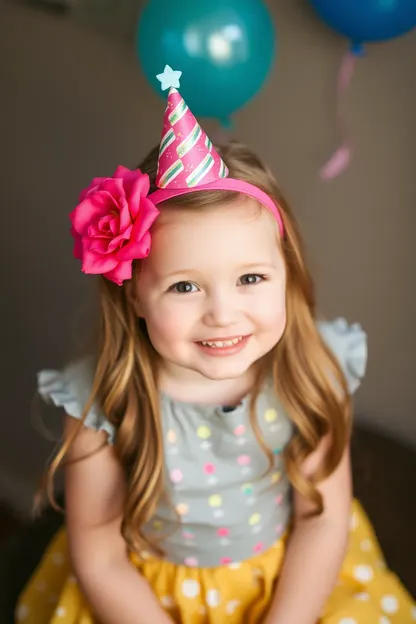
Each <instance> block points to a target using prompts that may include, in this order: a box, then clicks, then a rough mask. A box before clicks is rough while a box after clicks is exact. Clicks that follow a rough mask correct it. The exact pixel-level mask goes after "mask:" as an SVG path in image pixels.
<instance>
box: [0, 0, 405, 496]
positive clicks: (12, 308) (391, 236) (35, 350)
mask: <svg viewBox="0 0 416 624" xmlns="http://www.w3.org/2000/svg"><path fill="white" fill-rule="evenodd" d="M270 6H271V7H272V10H273V12H274V14H275V18H276V21H277V23H278V26H279V31H280V32H279V58H278V64H277V66H276V68H275V70H274V73H273V75H272V77H271V79H270V81H269V83H268V84H267V86H266V87H265V88H264V89H263V91H262V92H261V94H260V95H259V96H258V97H257V98H256V99H255V100H254V101H253V102H252V103H251V104H250V105H249V106H248V107H247V108H246V109H245V110H243V111H242V112H241V113H240V114H239V115H238V116H237V119H236V121H237V132H238V136H239V137H240V138H241V139H242V140H244V141H246V142H248V143H249V144H251V145H252V146H253V147H255V148H257V149H258V151H259V152H260V153H261V155H262V156H263V157H264V158H265V159H266V160H267V161H268V162H269V163H270V165H271V166H272V167H273V169H274V170H275V172H276V174H277V176H278V178H279V180H280V182H281V184H282V186H283V188H284V189H286V191H287V194H288V196H289V198H290V200H291V201H292V202H293V204H294V207H295V210H296V212H297V214H298V216H299V219H300V221H301V224H302V226H303V230H304V234H305V237H306V239H307V243H308V250H309V257H310V260H311V262H312V266H313V269H314V271H315V275H316V282H317V286H318V294H319V302H320V307H321V310H322V311H323V312H324V313H325V314H326V315H327V316H329V317H333V316H336V315H345V316H346V317H348V319H349V320H351V321H354V320H358V321H360V322H361V323H362V325H363V326H364V327H365V328H366V330H367V331H368V334H369V342H370V363H369V369H368V375H367V378H366V382H365V384H364V386H363V388H362V389H361V390H360V392H359V395H358V397H357V412H358V414H359V417H360V418H361V419H362V420H365V421H367V422H369V423H371V424H373V425H374V426H376V427H381V428H383V429H385V430H387V431H389V432H391V434H393V435H395V436H396V435H397V436H400V437H401V438H403V439H404V440H407V441H409V442H411V443H413V444H414V445H416V419H415V416H414V407H415V387H416V382H415V369H416V333H415V328H414V324H415V321H414V318H415V316H416V289H415V278H414V274H415V251H414V239H415V232H416V184H415V178H416V171H415V165H414V162H415V157H416V147H415V145H416V141H415V138H416V137H415V134H416V132H415V110H416V83H415V71H414V64H415V59H416V37H415V34H414V33H413V34H411V35H408V36H406V37H403V38H401V39H399V40H396V41H394V42H391V43H390V44H388V45H380V46H377V47H373V48H372V49H371V51H370V54H369V56H368V58H366V59H363V60H362V61H361V62H360V63H359V67H358V71H357V74H356V76H355V79H354V83H353V87H352V88H351V91H350V93H349V96H348V105H349V123H350V126H351V133H352V135H353V137H354V142H355V146H356V152H355V157H354V161H353V164H352V166H351V168H350V169H349V170H348V171H347V172H346V173H345V174H344V175H343V176H342V177H341V178H339V179H338V180H335V181H333V182H331V183H327V184H323V183H322V182H320V180H319V178H318V175H317V172H318V169H319V166H320V165H321V164H322V163H323V162H324V160H325V159H326V157H327V156H328V155H329V154H330V152H331V150H332V148H333V147H334V146H335V144H336V130H335V119H334V99H333V91H334V84H335V75H336V71H337V66H338V62H339V59H340V57H341V55H342V52H343V49H344V42H342V41H341V40H340V39H339V38H338V37H337V36H335V35H333V34H332V33H331V32H329V31H328V30H327V29H326V28H324V27H323V25H321V24H320V23H319V22H318V21H317V20H316V19H315V18H314V16H313V14H312V12H311V11H309V10H307V9H306V8H305V7H306V6H307V5H306V2H304V1H303V0H296V1H295V0H291V2H287V1H286V0H274V1H273V2H272V1H271V2H270ZM0 41H1V44H2V46H1V47H2V53H1V55H0V71H1V83H0V84H1V92H2V98H1V102H2V107H1V108H2V115H1V116H0V124H1V131H0V136H1V140H2V149H1V160H2V162H1V169H0V170H1V184H0V195H1V206H2V228H1V244H0V253H1V257H2V267H3V270H2V272H1V275H2V291H1V293H2V308H1V315H2V316H1V324H0V331H1V345H2V358H1V361H2V364H3V371H2V376H1V378H2V390H1V396H2V416H1V419H2V435H1V436H0V494H1V489H3V491H4V492H5V491H6V490H7V489H8V490H9V491H10V490H11V492H12V493H14V496H15V497H16V498H17V499H19V501H20V502H21V500H22V499H23V498H24V497H25V495H26V493H27V485H28V483H30V482H31V480H32V476H33V474H34V473H35V472H36V471H38V470H39V468H40V466H41V463H42V461H43V460H44V459H45V457H46V453H47V452H49V451H50V446H49V445H48V444H47V443H46V442H44V441H42V439H41V438H40V437H39V435H38V433H36V432H35V431H34V430H33V428H32V425H31V424H30V422H29V401H30V398H31V396H32V393H33V391H34V387H35V386H34V378H35V371H36V370H37V369H39V368H40V367H51V366H56V365H59V364H61V363H62V362H63V361H64V360H65V357H66V356H67V355H68V352H69V350H70V349H71V348H72V344H73V327H74V319H77V318H78V315H79V310H80V307H83V306H85V305H86V302H87V301H88V300H89V286H90V284H89V283H88V280H86V279H85V278H84V277H83V276H82V275H81V273H80V272H78V269H77V265H76V264H75V263H74V261H73V260H72V257H71V241H70V237H69V235H68V216H67V215H68V213H69V211H70V210H71V208H72V207H73V205H74V202H75V201H76V198H77V193H78V191H79V189H80V188H81V187H82V186H83V185H85V184H86V182H87V181H88V180H89V179H90V177H91V176H92V175H96V174H100V172H101V173H109V172H111V171H112V169H113V168H114V166H115V165H116V164H117V163H119V162H121V163H125V164H126V165H133V164H135V163H137V161H138V159H139V158H140V157H141V156H143V155H144V154H145V152H146V151H147V150H148V149H149V148H150V147H151V146H152V145H153V143H155V142H156V141H157V139H158V137H159V133H160V129H161V120H162V111H163V103H162V100H160V99H158V98H157V97H156V96H155V95H154V94H153V92H152V91H151V90H150V88H149V87H148V86H147V84H146V83H145V82H144V79H143V78H142V76H141V74H140V71H139V68H138V66H137V64H136V61H135V58H134V55H133V53H132V51H131V49H130V48H129V47H128V46H127V45H125V44H123V43H122V42H120V41H110V40H109V39H108V38H106V37H103V36H99V35H92V34H89V33H88V32H87V31H83V30H82V29H80V28H78V27H75V26H74V25H73V24H71V23H70V22H68V21H67V20H65V19H59V18H54V17H50V16H48V15H44V14H43V13H40V12H39V13H38V12H36V11H34V10H29V9H26V8H22V7H20V8H19V7H13V6H12V5H11V4H2V5H1V19H0ZM209 127H212V125H211V126H210V125H209V124H208V128H209ZM6 473H7V475H8V477H5V474H6ZM11 484H13V487H12V488H11Z"/></svg>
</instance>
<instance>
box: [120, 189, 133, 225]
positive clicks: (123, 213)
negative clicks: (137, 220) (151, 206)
mask: <svg viewBox="0 0 416 624" xmlns="http://www.w3.org/2000/svg"><path fill="white" fill-rule="evenodd" d="M118 206H119V210H120V225H119V231H120V232H124V230H125V229H126V228H128V227H129V226H131V222H132V219H131V216H130V210H129V204H128V202H127V201H126V199H125V198H124V197H120V199H119V202H118Z"/></svg>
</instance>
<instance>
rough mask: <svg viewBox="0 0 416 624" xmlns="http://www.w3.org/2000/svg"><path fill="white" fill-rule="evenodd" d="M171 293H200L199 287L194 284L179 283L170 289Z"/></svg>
mask: <svg viewBox="0 0 416 624" xmlns="http://www.w3.org/2000/svg"><path fill="white" fill-rule="evenodd" d="M169 291H170V292H174V293H178V294H179V295H186V294H187V293H194V292H198V287H197V286H196V285H195V284H194V283H193V282H177V283H176V284H173V286H171V287H170V288H169Z"/></svg>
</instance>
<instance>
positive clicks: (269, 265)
mask: <svg viewBox="0 0 416 624" xmlns="http://www.w3.org/2000/svg"><path fill="white" fill-rule="evenodd" d="M259 268H267V269H276V268H277V267H276V265H275V264H273V263H271V262H261V261H260V262H250V263H248V264H241V265H239V266H238V269H241V270H242V271H250V270H252V271H253V270H254V269H259ZM184 273H185V274H186V275H189V274H192V273H193V274H195V273H198V271H197V270H195V269H179V270H178V271H173V272H172V273H169V274H168V275H166V276H164V277H163V279H171V278H173V277H174V276H175V275H183V274H184Z"/></svg>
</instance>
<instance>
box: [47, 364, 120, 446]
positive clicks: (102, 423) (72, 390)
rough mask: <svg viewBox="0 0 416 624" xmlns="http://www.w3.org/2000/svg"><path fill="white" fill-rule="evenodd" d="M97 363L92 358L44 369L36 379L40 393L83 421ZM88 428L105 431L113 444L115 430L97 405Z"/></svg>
mask: <svg viewBox="0 0 416 624" xmlns="http://www.w3.org/2000/svg"><path fill="white" fill-rule="evenodd" d="M94 372H95V363H94V358H93V357H85V358H82V359H80V360H76V361H75V362H72V363H71V364H69V365H68V366H66V367H65V368H64V369H62V370H59V371H58V370H49V369H48V370H42V371H40V372H39V373H38V376H37V385H38V392H39V394H40V396H41V397H42V398H43V399H44V401H46V402H47V403H52V404H54V405H56V406H57V407H63V408H64V410H65V412H66V413H67V414H68V415H69V416H72V417H74V418H78V419H79V418H81V417H82V415H83V412H84V409H85V406H86V405H87V403H88V400H89V398H90V394H91V391H92V387H93V381H94ZM84 424H85V426H86V427H88V428H90V429H95V430H96V431H105V432H106V433H107V434H108V440H109V442H110V443H111V444H112V443H114V438H115V427H114V426H113V425H112V424H111V423H110V422H109V421H108V420H107V418H106V417H105V416H104V414H103V413H102V411H101V409H100V407H99V406H98V405H97V404H94V405H92V407H91V408H90V410H89V412H88V414H87V416H86V419H85V421H84Z"/></svg>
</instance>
